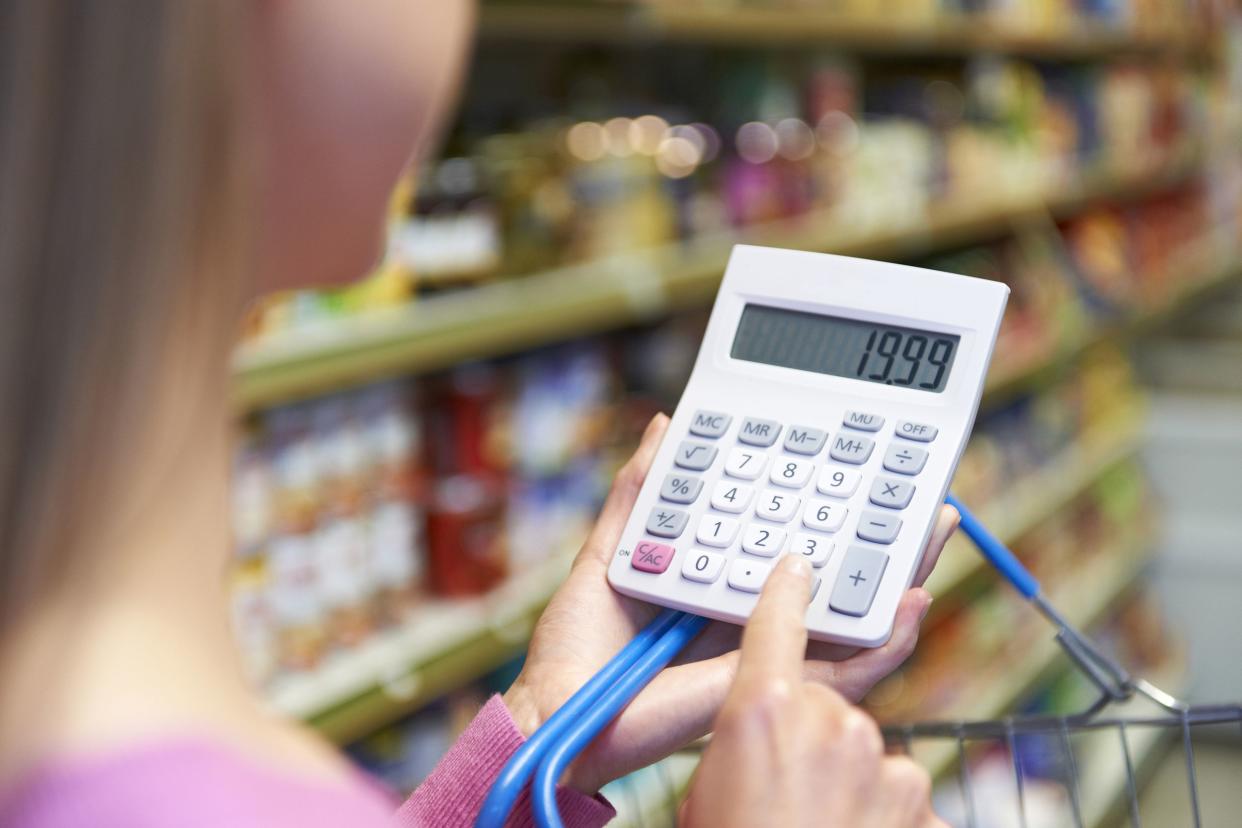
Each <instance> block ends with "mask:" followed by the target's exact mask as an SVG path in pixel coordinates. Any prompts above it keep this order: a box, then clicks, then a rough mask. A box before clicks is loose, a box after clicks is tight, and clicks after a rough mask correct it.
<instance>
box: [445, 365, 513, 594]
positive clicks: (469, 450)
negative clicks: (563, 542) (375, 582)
mask: <svg viewBox="0 0 1242 828" xmlns="http://www.w3.org/2000/svg"><path fill="white" fill-rule="evenodd" d="M501 391H502V389H501V379H500V377H499V376H498V372H497V371H496V369H495V368H494V367H492V366H489V365H484V364H474V365H467V366H463V367H460V368H457V369H455V370H453V371H451V372H450V373H449V375H448V376H447V377H446V378H445V380H444V381H443V383H442V384H441V385H439V386H438V387H437V388H436V389H435V392H434V393H433V394H432V395H431V396H430V398H429V399H430V400H431V401H430V402H429V404H428V405H427V406H426V408H425V411H426V415H425V416H426V424H427V442H426V445H427V450H428V460H429V467H430V470H431V472H432V474H433V475H434V480H433V482H432V484H431V492H430V498H429V501H428V511H427V545H428V557H429V568H428V574H429V576H430V580H431V585H432V588H433V589H434V590H435V592H436V593H437V594H440V595H447V596H459V595H475V594H479V593H483V592H486V591H487V590H489V589H491V588H492V587H494V586H496V585H497V584H498V583H500V581H501V580H502V579H503V578H504V577H505V575H506V574H507V573H508V571H509V560H508V558H509V552H508V542H507V538H506V537H505V532H504V527H505V473H504V466H503V458H502V457H500V456H498V455H499V451H498V449H497V446H496V445H495V443H496V438H495V432H496V430H497V417H498V411H497V402H498V400H499V399H500V397H501Z"/></svg>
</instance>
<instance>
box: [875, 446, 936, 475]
mask: <svg viewBox="0 0 1242 828" xmlns="http://www.w3.org/2000/svg"><path fill="white" fill-rule="evenodd" d="M925 465H927V449H921V448H919V447H918V446H911V445H908V444H905V443H893V444H892V445H891V446H889V447H888V452H886V453H885V455H884V468H886V469H888V470H889V471H891V472H897V473H898V474H918V473H919V472H921V471H922V470H923V466H925Z"/></svg>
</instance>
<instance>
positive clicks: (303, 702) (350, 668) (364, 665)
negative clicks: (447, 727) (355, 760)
mask: <svg viewBox="0 0 1242 828" xmlns="http://www.w3.org/2000/svg"><path fill="white" fill-rule="evenodd" d="M568 568H569V557H568V556H566V555H562V556H559V557H556V558H553V559H550V560H549V561H546V562H545V563H543V564H542V565H539V566H536V567H534V568H533V569H532V570H530V571H528V572H525V573H520V574H519V575H517V576H515V577H514V578H513V579H512V580H511V581H510V582H508V583H506V584H504V585H502V586H501V587H499V588H498V589H497V590H496V591H494V592H493V593H491V594H489V595H485V596H481V597H479V598H476V599H471V600H470V601H469V602H468V603H469V607H468V608H466V610H465V611H462V612H458V611H457V610H460V609H462V608H460V607H457V608H455V610H453V611H449V612H448V613H447V615H448V616H449V617H448V618H447V619H445V621H446V623H443V624H441V626H444V627H447V628H450V630H451V634H450V635H449V636H447V639H446V640H445V643H444V644H443V646H435V645H432V646H427V644H426V642H425V641H423V640H422V639H423V637H424V634H425V624H426V622H427V620H428V613H422V614H416V615H414V616H413V617H412V618H411V619H410V621H409V622H408V623H407V624H406V625H405V626H404V627H402V628H401V629H398V630H393V631H389V632H388V633H384V634H381V635H386V636H388V640H387V641H384V642H374V643H373V646H371V647H368V646H367V645H365V644H364V645H361V646H360V647H359V648H358V649H357V650H355V651H350V652H345V653H340V654H338V655H337V656H336V657H335V658H330V659H329V661H328V662H326V663H325V664H324V665H323V666H321V667H320V668H319V669H318V670H316V671H313V672H311V673H307V674H303V675H300V676H293V677H290V678H288V679H286V680H285V681H284V682H283V683H278V684H277V685H276V687H274V688H273V689H272V691H270V692H269V694H268V701H269V704H270V705H271V706H272V707H273V709H275V710H276V711H277V712H279V713H281V714H283V715H287V716H290V717H294V718H301V719H303V720H305V721H306V722H308V723H309V724H310V725H311V726H312V727H314V728H315V729H316V730H318V731H319V732H320V733H322V734H323V735H324V736H326V737H327V738H329V739H331V740H332V741H335V742H337V743H342V744H343V743H348V742H351V741H354V740H356V739H359V738H361V737H363V736H366V735H368V734H370V733H373V732H375V731H376V730H378V729H379V728H381V727H383V726H384V725H386V724H389V723H391V722H392V721H394V720H396V719H398V718H400V717H402V716H405V715H408V714H409V713H412V712H414V711H415V710H418V709H419V708H420V707H422V706H424V705H426V704H427V703H428V702H430V701H433V700H434V699H436V698H437V697H439V696H441V695H443V694H444V693H446V692H448V691H451V690H454V689H456V688H458V687H461V686H463V685H464V684H466V683H468V682H470V681H472V680H473V679H476V678H478V677H479V676H481V675H484V674H485V673H487V672H489V671H490V670H494V669H496V668H498V667H500V666H502V665H503V664H505V663H506V662H507V661H509V660H510V659H512V658H514V657H516V656H518V655H519V654H520V653H521V652H522V651H523V650H524V649H525V647H526V644H527V643H528V641H529V634H530V631H531V629H533V627H534V623H535V621H536V620H537V619H538V616H539V614H540V613H541V612H542V610H543V608H544V606H546V604H547V602H548V600H549V599H550V598H551V597H552V593H553V592H554V591H555V589H556V587H557V586H559V585H560V583H561V581H562V580H564V575H565V573H566V571H567V570H568ZM445 603H446V604H451V602H445ZM431 612H432V613H434V612H435V610H434V608H433V609H432V610H431ZM394 639H395V640H404V641H409V642H411V643H412V644H413V645H414V646H410V647H408V648H407V652H406V653H402V646H401V644H400V643H397V644H396V646H395V647H391V648H390V646H389V645H390V644H392V642H393V640H394ZM392 650H395V652H392ZM381 654H384V655H386V656H387V658H385V659H381V658H380V657H379V656H380V655H381ZM385 660H387V661H390V663H383V662H384V661H385ZM342 674H344V675H348V676H349V677H350V682H349V684H348V685H347V686H346V687H344V688H341V689H337V688H333V687H332V685H333V682H332V677H333V676H335V675H342ZM316 683H318V687H316V686H315V685H316ZM325 688H326V689H325Z"/></svg>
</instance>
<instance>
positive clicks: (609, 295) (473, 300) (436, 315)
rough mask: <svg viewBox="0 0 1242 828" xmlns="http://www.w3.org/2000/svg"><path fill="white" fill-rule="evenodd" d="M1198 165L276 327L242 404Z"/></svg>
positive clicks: (1051, 211)
mask: <svg viewBox="0 0 1242 828" xmlns="http://www.w3.org/2000/svg"><path fill="white" fill-rule="evenodd" d="M1199 170H1200V166H1199V164H1198V161H1197V159H1193V158H1191V159H1187V160H1185V161H1182V162H1179V163H1175V164H1170V165H1167V166H1164V167H1161V168H1160V169H1159V170H1158V171H1151V170H1146V171H1141V172H1132V173H1127V174H1124V175H1119V174H1108V175H1104V174H1101V175H1096V176H1084V177H1082V178H1081V180H1080V181H1079V182H1078V183H1077V185H1076V186H1067V187H1060V188H1057V190H1056V191H1055V193H1050V194H1040V195H1038V196H1037V197H1032V196H1030V195H1029V194H1028V195H1026V196H1023V197H996V198H993V199H990V200H971V201H967V200H965V199H958V200H956V201H952V202H946V203H942V204H937V205H933V208H932V209H930V210H929V211H928V217H927V218H926V219H925V220H917V221H915V220H909V221H906V222H904V223H903V222H900V221H888V222H886V223H884V224H883V225H876V224H869V225H864V226H859V225H851V224H850V223H849V222H848V221H847V220H846V219H845V218H844V217H842V216H840V215H839V214H837V212H836V211H832V210H825V211H821V212H817V213H813V214H810V215H806V216H801V217H798V218H797V219H790V220H785V221H780V222H773V223H770V224H765V225H760V226H756V227H752V228H747V229H745V230H743V231H738V232H735V233H733V232H731V233H727V234H719V235H713V236H710V237H706V238H702V239H697V240H694V241H691V242H687V243H684V244H674V245H667V246H663V247H657V248H651V249H647V250H642V251H636V252H634V253H629V254H625V255H618V256H613V257H610V258H606V259H602V260H598V261H592V262H586V263H583V264H578V265H573V266H569V267H564V268H558V269H556V270H551V271H545V272H543V273H539V274H534V275H530V276H525V277H520V278H514V279H510V280H506V281H498V282H494V283H491V284H487V285H482V286H480V287H477V288H473V289H470V290H467V291H462V292H460V293H456V294H450V295H444V296H438V297H432V298H428V299H425V300H420V301H417V302H414V303H412V304H410V305H408V306H405V307H400V308H392V309H388V310H386V311H383V312H376V313H370V314H365V315H359V316H356V317H348V318H345V319H341V320H339V321H334V322H331V323H325V324H324V325H322V326H319V327H316V328H312V329H309V330H305V331H303V330H299V331H293V332H289V333H287V334H283V335H282V334H276V335H272V336H270V337H267V338H266V339H264V340H262V341H259V342H254V343H249V344H246V345H243V346H242V347H241V348H239V350H238V352H237V354H236V356H235V361H234V369H235V370H234V374H235V386H234V401H235V405H236V407H237V408H239V409H240V410H242V411H246V410H253V409H256V408H261V407H264V406H269V405H274V404H277V403H281V402H287V401H291V400H295V399H300V398H305V397H310V396H314V395H316V394H321V393H325V392H328V391H332V390H336V389H339V388H342V387H346V386H349V385H356V384H361V383H365V382H368V381H373V380H379V379H385V378H390V377H395V376H400V375H408V374H412V373H421V372H426V371H432V370H437V369H441V368H445V367H447V366H450V365H453V364H456V363H458V362H461V361H463V360H469V359H478V358H485V357H496V356H502V355H505V354H511V353H516V352H520V351H523V350H526V349H529V348H532V347H537V346H540V345H546V344H550V343H553V342H557V341H563V340H566V339H570V338H572V337H575V336H582V335H586V334H590V333H596V332H601V331H606V330H614V329H617V328H621V327H623V326H625V325H627V324H633V323H636V322H642V321H648V320H652V319H656V318H659V317H661V316H663V315H666V314H668V313H671V312H675V311H677V310H680V309H686V308H691V307H702V306H703V305H705V304H707V303H709V302H710V301H711V299H712V297H713V296H714V295H715V291H716V288H717V286H718V285H719V283H720V277H721V273H722V272H723V270H724V266H725V264H726V262H727V261H728V257H729V252H730V250H731V249H732V247H733V245H734V244H737V243H747V244H761V245H769V246H773V247H784V248H792V249H803V250H820V251H832V252H836V253H841V254H845V255H850V256H861V257H864V258H886V259H908V258H911V257H914V256H918V255H923V254H926V253H929V252H932V251H934V250H937V249H943V248H946V247H952V246H954V245H961V244H965V243H968V242H970V241H973V240H980V239H984V238H987V237H990V236H997V235H1003V234H1005V233H1007V232H1010V231H1012V229H1013V228H1014V227H1015V226H1018V225H1020V224H1022V223H1024V222H1027V221H1032V220H1039V219H1045V220H1046V218H1047V217H1048V216H1049V215H1051V216H1054V217H1061V216H1066V215H1071V214H1073V213H1075V212H1078V211H1081V210H1082V209H1084V208H1086V207H1087V206H1090V205H1092V204H1095V203H1100V202H1107V201H1114V200H1116V201H1123V200H1133V199H1137V198H1141V197H1143V196H1145V195H1148V194H1152V193H1157V192H1161V191H1163V190H1167V189H1168V188H1170V187H1172V186H1174V185H1176V184H1178V183H1181V182H1184V181H1186V180H1188V179H1189V178H1191V177H1192V176H1193V175H1195V174H1197V173H1198V171H1199Z"/></svg>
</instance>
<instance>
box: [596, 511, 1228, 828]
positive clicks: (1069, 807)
mask: <svg viewBox="0 0 1242 828" xmlns="http://www.w3.org/2000/svg"><path fill="white" fill-rule="evenodd" d="M949 502H950V503H952V504H953V505H954V506H955V507H957V509H958V510H959V512H961V514H962V523H961V529H962V531H963V532H964V533H965V534H966V535H967V536H969V537H970V538H971V540H972V541H974V542H975V544H976V545H977V546H978V547H979V549H980V551H981V552H982V553H983V555H984V557H986V558H987V559H988V561H989V562H990V563H991V564H992V565H993V566H994V567H995V568H996V569H997V570H998V571H999V572H1000V573H1001V574H1002V575H1003V576H1004V577H1005V579H1006V580H1007V581H1009V583H1010V584H1012V585H1013V586H1014V588H1016V589H1017V590H1018V592H1020V593H1021V594H1022V595H1023V596H1024V597H1025V598H1026V599H1027V601H1029V603H1030V604H1031V605H1033V606H1034V607H1035V609H1036V610H1038V611H1039V612H1040V614H1042V615H1043V616H1044V617H1045V618H1046V619H1047V620H1048V621H1049V622H1051V624H1052V625H1053V627H1054V628H1055V629H1056V642H1057V643H1058V644H1059V645H1060V647H1061V649H1062V650H1064V652H1065V654H1066V655H1067V656H1068V657H1069V658H1070V660H1071V661H1072V663H1073V664H1074V666H1076V667H1077V669H1078V671H1079V672H1081V673H1082V675H1083V676H1085V677H1086V679H1087V680H1088V681H1089V683H1090V684H1091V685H1094V688H1095V689H1097V690H1098V696H1096V698H1095V701H1094V702H1092V703H1090V704H1088V705H1087V706H1086V707H1085V709H1083V710H1081V712H1078V713H1073V714H1071V715H1035V714H1032V715H1013V716H1007V717H1004V718H1000V719H991V720H975V721H928V722H917V723H910V724H900V725H893V726H888V727H885V728H883V731H884V737H885V740H886V742H887V743H888V745H889V749H890V750H892V751H894V752H904V753H907V754H910V755H912V756H913V757H914V758H915V759H916V760H919V761H920V762H923V763H924V764H930V765H932V766H933V767H935V768H937V769H939V768H946V767H947V768H948V769H949V770H950V771H955V774H956V777H957V779H956V783H954V782H953V780H952V779H950V780H948V783H947V784H946V783H944V782H942V783H941V784H939V785H937V792H936V800H935V805H936V810H937V813H938V814H939V815H940V816H941V817H943V818H945V819H946V820H947V821H948V822H949V823H950V824H952V825H954V826H961V827H963V828H1053V827H1054V826H1055V828H1061V826H1069V825H1072V826H1075V828H1094V827H1095V826H1101V825H1108V824H1114V823H1115V824H1122V825H1125V824H1128V825H1131V826H1135V828H1137V826H1140V825H1143V824H1146V825H1148V826H1154V828H1183V826H1192V825H1193V826H1196V828H1199V826H1203V825H1207V824H1208V822H1207V821H1206V817H1205V815H1204V813H1203V810H1202V808H1201V807H1200V782H1199V779H1198V773H1197V771H1196V762H1195V753H1196V747H1195V741H1196V738H1197V737H1198V736H1200V735H1210V736H1211V737H1220V736H1223V737H1224V739H1225V740H1227V742H1228V743H1229V744H1232V745H1233V746H1235V747H1242V705H1238V704H1226V705H1206V706H1205V705H1191V704H1187V703H1186V702H1184V701H1182V700H1180V699H1178V698H1177V697H1176V696H1174V695H1173V694H1171V693H1168V692H1165V691H1164V690H1162V689H1161V688H1159V687H1157V686H1156V685H1154V684H1153V683H1151V682H1149V681H1147V680H1144V679H1141V678H1136V677H1135V676H1133V675H1131V674H1130V673H1129V672H1128V671H1127V670H1126V669H1125V668H1124V667H1122V666H1121V665H1120V664H1118V663H1117V661H1116V660H1115V659H1114V658H1112V657H1110V656H1109V655H1107V654H1106V653H1105V652H1104V651H1103V650H1102V649H1101V648H1100V647H1099V646H1097V644H1096V643H1095V642H1093V641H1092V640H1090V639H1089V638H1087V637H1086V636H1085V635H1084V634H1083V633H1082V632H1081V631H1079V630H1078V629H1077V628H1076V627H1075V626H1074V625H1073V624H1071V623H1070V622H1069V621H1068V620H1067V619H1066V618H1065V617H1064V616H1063V615H1062V614H1061V613H1060V612H1059V611H1058V610H1057V609H1056V608H1055V607H1053V606H1052V605H1051V604H1050V603H1049V602H1048V601H1047V600H1046V599H1045V597H1044V596H1043V595H1042V594H1041V592H1040V586H1039V583H1038V581H1036V579H1035V578H1034V577H1033V576H1032V575H1031V574H1030V573H1029V572H1028V571H1027V570H1026V569H1025V568H1024V567H1023V566H1022V564H1021V563H1020V562H1019V561H1018V560H1017V558H1016V557H1014V555H1013V553H1012V552H1010V551H1009V550H1008V549H1007V548H1006V547H1005V546H1004V545H1003V544H1001V543H1000V541H998V540H997V539H996V538H995V537H993V536H992V535H991V534H990V533H989V532H988V531H987V530H986V529H984V527H983V526H982V525H981V524H980V523H979V522H978V520H976V519H975V518H974V516H973V515H972V514H971V513H970V512H969V510H967V509H966V508H965V507H964V506H963V505H962V504H961V503H960V502H958V501H956V500H955V499H953V498H950V499H949ZM1084 742H1085V744H1084ZM1178 743H1180V746H1179V745H1178ZM704 744H705V740H701V741H700V742H697V743H696V744H695V745H692V746H690V747H689V748H687V749H686V750H685V751H683V752H682V753H681V754H680V755H678V756H674V757H673V758H672V759H671V760H669V761H668V762H667V763H662V764H661V765H658V766H656V767H654V768H650V769H648V770H647V771H646V772H645V773H644V774H641V775H639V776H640V778H638V779H637V780H636V782H637V784H635V783H634V781H633V780H632V781H631V783H630V784H625V785H620V786H618V789H617V790H616V791H614V792H610V796H615V797H616V799H614V801H615V802H616V803H617V804H618V806H619V810H620V811H621V812H622V819H621V820H620V821H621V822H622V823H623V824H628V825H635V826H642V828H654V826H666V825H673V824H675V819H676V816H675V814H676V803H677V802H678V800H679V799H680V794H681V793H682V791H683V790H684V787H685V785H686V783H687V782H688V780H689V776H690V774H691V773H692V772H693V767H694V764H695V763H696V761H697V755H698V753H699V752H700V751H701V749H702V747H703V746H704ZM1170 744H1172V745H1173V746H1174V747H1175V748H1177V749H1179V750H1180V752H1181V753H1182V755H1183V757H1184V759H1185V770H1184V774H1182V773H1181V772H1180V770H1179V772H1178V774H1176V775H1179V776H1183V782H1182V783H1181V784H1180V785H1179V786H1178V787H1180V791H1176V790H1172V789H1170V794H1169V796H1168V797H1167V798H1168V799H1169V800H1170V802H1166V803H1165V807H1163V808H1162V810H1163V811H1164V813H1163V814H1154V815H1153V814H1145V813H1143V809H1142V808H1140V797H1139V787H1140V784H1139V777H1140V773H1141V771H1142V769H1143V768H1142V765H1144V764H1145V763H1144V762H1143V759H1144V757H1155V756H1161V755H1164V751H1162V750H1161V749H1162V748H1164V747H1166V746H1168V745H1170ZM931 757H935V758H931ZM980 758H982V761H981V762H978V763H976V762H975V761H972V760H978V759H980ZM1100 779H1105V780H1106V781H1107V784H1105V785H1103V786H1100V785H1097V784H1095V783H1097V782H1099V781H1100ZM1171 781H1172V780H1171ZM1225 784H1229V785H1231V786H1234V787H1233V791H1232V796H1233V797H1236V802H1237V808H1236V811H1235V812H1234V813H1232V814H1230V815H1228V816H1227V817H1226V818H1225V819H1226V821H1225V822H1223V823H1222V822H1220V821H1219V820H1217V821H1216V822H1212V823H1211V824H1212V826H1213V828H1215V826H1216V825H1217V824H1223V825H1230V826H1233V825H1242V777H1240V778H1238V779H1236V780H1229V779H1226V780H1225ZM1099 791H1103V793H1102V794H1100V793H1098V792H1099ZM653 801H654V802H657V803H661V804H659V805H657V806H656V807H654V808H653V807H652V804H651V803H652V802H653ZM1170 810H1172V811H1173V812H1175V813H1176V815H1175V816H1170V815H1169V813H1168V812H1169V811H1170ZM1144 820H1146V822H1144Z"/></svg>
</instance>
